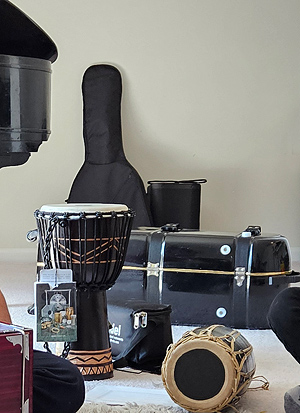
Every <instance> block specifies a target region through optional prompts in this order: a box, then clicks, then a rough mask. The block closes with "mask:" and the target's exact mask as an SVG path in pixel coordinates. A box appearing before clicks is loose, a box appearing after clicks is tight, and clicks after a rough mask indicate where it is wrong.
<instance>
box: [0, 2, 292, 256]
mask: <svg viewBox="0 0 300 413" xmlns="http://www.w3.org/2000/svg"><path fill="white" fill-rule="evenodd" d="M13 3H14V4H15V5H17V6H18V7H20V8H21V9H22V10H23V11H24V12H25V13H27V14H28V15H29V16H31V17H32V18H33V19H34V20H35V21H36V22H37V23H38V24H39V25H40V26H41V27H42V28H43V29H44V30H45V31H46V32H47V33H48V34H49V35H50V37H52V39H53V40H54V42H55V43H56V45H57V47H58V50H59V58H58V60H57V61H56V62H55V63H54V64H53V65H52V69H53V74H52V122H51V123H52V134H51V136H50V139H49V141H48V142H45V143H43V144H42V145H41V147H40V150H39V152H38V153H34V154H32V156H31V158H30V160H29V161H28V162H27V163H26V164H24V165H23V166H18V167H9V168H3V169H1V170H0V190H1V205H0V220H1V226H0V228H1V232H0V233H1V237H0V249H5V248H9V249H11V248H19V249H24V251H25V249H26V248H32V247H33V246H32V245H31V244H28V243H27V241H26V239H25V235H26V232H27V231H28V230H29V229H32V228H35V221H34V218H33V212H34V210H35V209H37V208H39V207H40V206H41V205H42V204H45V203H58V202H59V203H60V202H63V201H64V200H65V199H66V198H67V196H68V194H69V190H70V186H71V184H72V182H73V179H74V177H75V175H76V173H77V171H78V170H79V168H80V166H81V164H82V161H83V156H84V151H83V139H82V97H81V80H82V76H83V73H84V71H85V70H86V69H87V67H89V66H90V65H92V64H95V63H111V64H113V65H116V66H117V67H118V68H119V69H120V71H121V73H122V76H123V87H124V92H123V103H122V119H123V141H124V146H125V151H126V155H127V158H128V160H129V161H130V162H131V163H132V164H133V165H134V166H135V168H136V169H137V170H138V172H139V174H140V175H141V177H142V178H143V180H144V181H145V183H146V182H147V180H150V179H192V178H207V180H208V183H207V184H205V185H203V187H202V213H201V228H202V229H204V230H216V231H236V232H239V231H241V230H243V229H244V228H245V227H246V226H247V225H261V226H262V228H263V231H264V232H272V233H281V234H283V235H285V236H286V237H287V238H288V239H289V241H290V244H291V246H292V247H293V248H295V249H297V248H298V247H299V248H300V191H299V189H300V162H299V161H300V136H299V135H300V133H299V132H300V122H299V120H300V52H299V51H300V25H299V21H300V2H299V0H86V1H81V0H63V1H62V0H51V1H49V0H13ZM33 248H35V247H33Z"/></svg>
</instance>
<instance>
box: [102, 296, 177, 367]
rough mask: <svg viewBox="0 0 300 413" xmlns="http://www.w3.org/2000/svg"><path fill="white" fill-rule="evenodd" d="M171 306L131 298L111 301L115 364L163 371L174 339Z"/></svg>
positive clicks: (110, 315) (110, 310) (111, 332)
mask: <svg viewBox="0 0 300 413" xmlns="http://www.w3.org/2000/svg"><path fill="white" fill-rule="evenodd" d="M171 311H172V309H171V306H170V305H165V304H153V303H148V302H146V301H137V300H128V301H125V302H124V301H122V302H121V301H118V302H110V303H109V304H108V320H109V322H110V324H111V326H110V330H109V338H110V343H111V350H112V357H113V360H114V368H121V367H126V366H128V367H132V368H135V369H139V370H143V371H149V372H151V373H156V374H160V371H161V365H162V362H163V360H164V358H165V355H166V350H167V348H168V346H169V345H170V344H171V343H172V342H173V339H172V330H171V319H170V314H171Z"/></svg>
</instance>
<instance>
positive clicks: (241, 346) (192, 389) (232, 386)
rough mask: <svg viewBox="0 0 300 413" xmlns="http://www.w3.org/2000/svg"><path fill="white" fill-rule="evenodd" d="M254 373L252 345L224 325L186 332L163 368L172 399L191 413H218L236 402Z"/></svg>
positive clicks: (169, 354) (170, 349)
mask: <svg viewBox="0 0 300 413" xmlns="http://www.w3.org/2000/svg"><path fill="white" fill-rule="evenodd" d="M254 372H255V361H254V356H253V350H252V346H251V345H250V344H249V343H248V341H247V340H246V339H245V338H244V337H243V336H242V335H241V334H240V333H239V332H238V331H236V330H233V329H230V328H227V327H224V326H211V327H208V328H206V329H204V328H197V329H194V330H192V331H189V332H187V333H185V334H184V335H183V336H182V338H181V339H180V340H179V341H178V342H177V343H175V344H173V345H171V346H170V347H169V349H168V351H167V354H166V357H165V360H164V362H163V365H162V379H163V383H164V386H165V388H166V390H167V392H168V393H169V395H170V397H171V398H172V399H173V400H174V402H175V403H177V404H178V405H180V406H181V407H183V408H185V409H187V410H188V411H191V412H215V411H219V410H222V409H223V408H225V407H227V406H229V405H230V404H234V403H236V402H237V401H238V400H239V398H240V396H241V395H242V394H244V392H245V391H246V390H247V388H248V386H249V384H250V381H251V378H252V377H253V374H254Z"/></svg>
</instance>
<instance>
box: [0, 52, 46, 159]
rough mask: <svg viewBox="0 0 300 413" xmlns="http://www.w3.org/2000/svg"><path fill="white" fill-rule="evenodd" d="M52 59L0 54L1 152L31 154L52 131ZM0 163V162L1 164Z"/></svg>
mask: <svg viewBox="0 0 300 413" xmlns="http://www.w3.org/2000/svg"><path fill="white" fill-rule="evenodd" d="M50 81H51V62H50V61H48V60H43V59H37V58H32V57H23V56H10V55H1V54H0V108H1V110H0V153H1V154H2V155H4V154H5V153H7V155H9V154H11V153H20V154H21V153H22V154H27V153H28V154H29V152H33V151H37V150H38V147H39V146H40V144H41V143H42V141H45V140H47V139H48V137H49V135H50V97H51V96H50V93H51V82H50ZM0 166H1V165H0Z"/></svg>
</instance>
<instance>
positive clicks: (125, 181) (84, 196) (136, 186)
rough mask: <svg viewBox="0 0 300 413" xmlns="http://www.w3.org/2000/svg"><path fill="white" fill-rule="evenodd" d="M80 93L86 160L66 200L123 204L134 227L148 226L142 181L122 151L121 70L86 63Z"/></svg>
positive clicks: (146, 205) (149, 221)
mask: <svg viewBox="0 0 300 413" xmlns="http://www.w3.org/2000/svg"><path fill="white" fill-rule="evenodd" d="M82 95H83V139H84V145H85V161H84V164H83V165H82V167H81V169H80V170H79V172H78V174H77V176H76V178H75V180H74V182H73V185H72V187H71V191H70V194H69V198H68V200H67V202H73V203H81V202H83V203H106V204H111V203H119V204H126V205H127V206H129V207H130V208H131V209H133V210H134V211H135V213H136V217H135V219H134V223H133V227H134V228H138V227H139V226H151V218H150V208H149V207H148V201H147V197H146V191H145V187H144V184H143V182H142V180H141V178H140V176H139V175H138V173H137V171H136V170H135V169H134V168H133V167H132V165H131V164H130V163H129V162H128V161H127V159H126V157H125V154H124V149H123V143H122V129H121V96H122V79H121V75H120V72H119V71H118V69H117V68H115V67H113V66H110V65H105V64H102V65H93V66H91V67H89V68H88V69H87V70H86V72H85V74H84V77H83V81H82Z"/></svg>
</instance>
